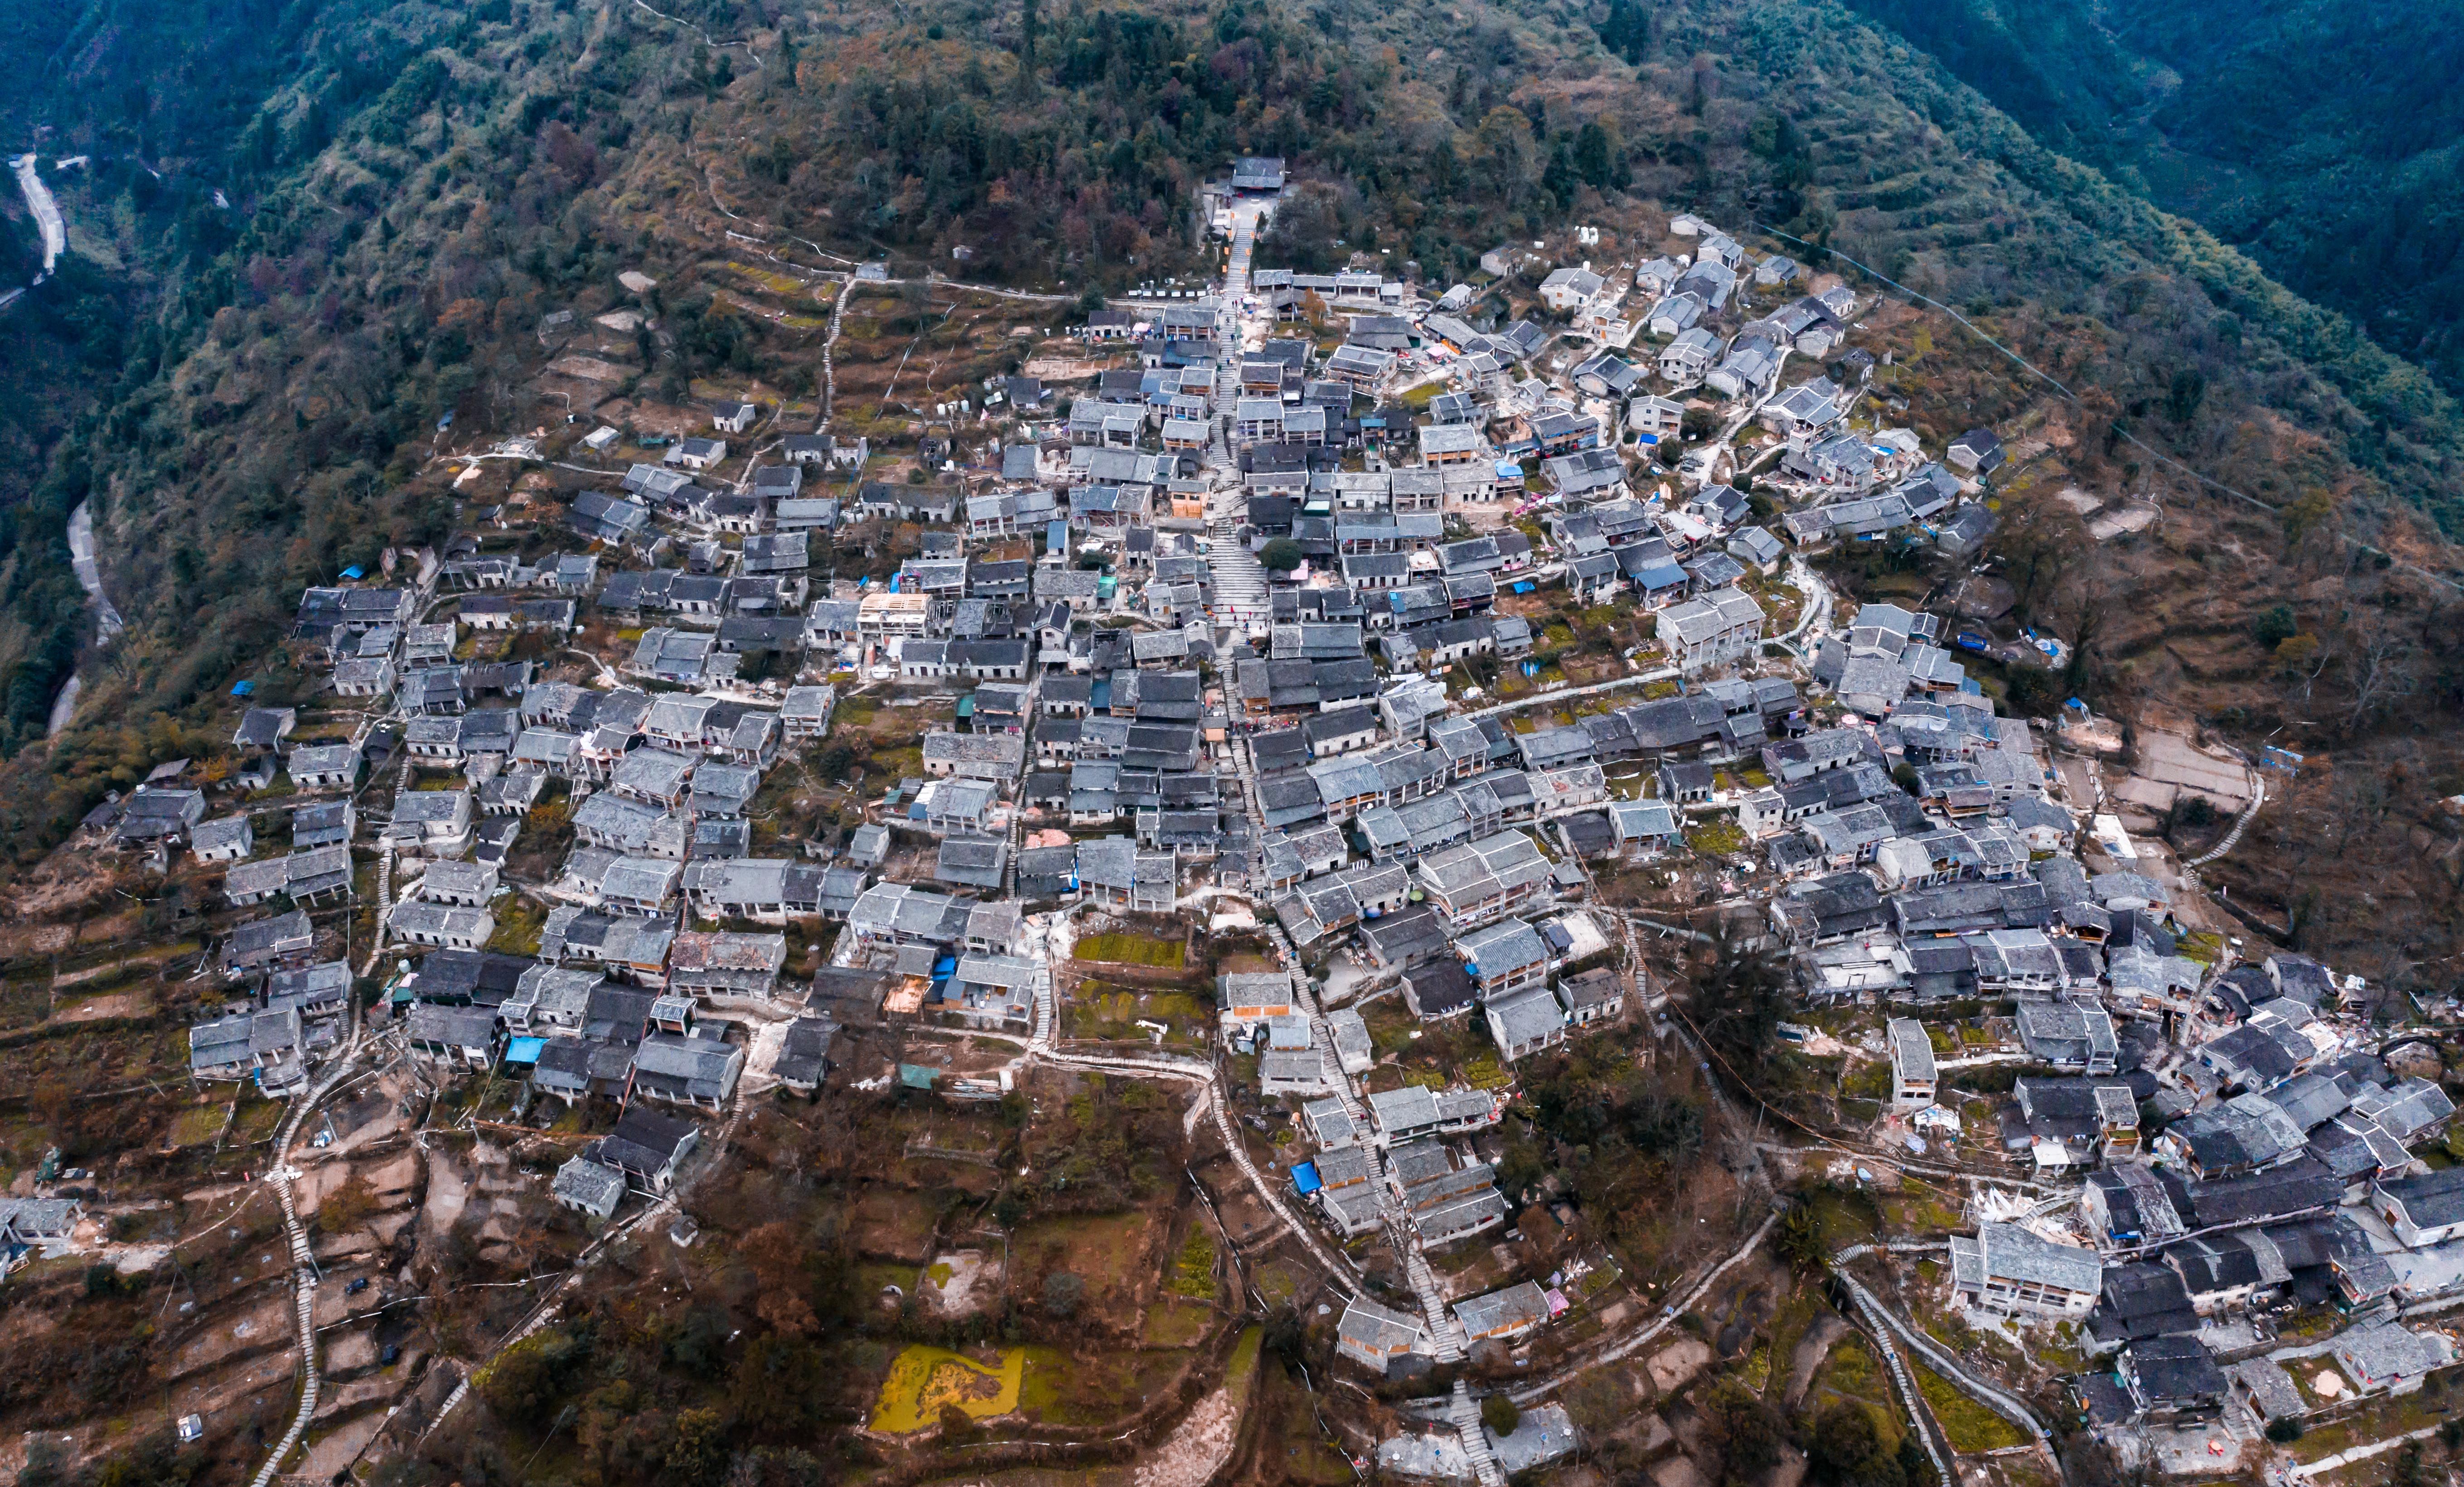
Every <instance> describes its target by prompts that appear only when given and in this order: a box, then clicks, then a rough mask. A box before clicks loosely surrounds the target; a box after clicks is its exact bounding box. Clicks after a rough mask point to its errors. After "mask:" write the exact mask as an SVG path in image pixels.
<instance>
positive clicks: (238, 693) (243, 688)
mask: <svg viewBox="0 0 2464 1487" xmlns="http://www.w3.org/2000/svg"><path fill="white" fill-rule="evenodd" d="M254 690H256V684H255V683H254V682H233V683H231V695H232V696H234V697H245V696H247V695H248V694H249V693H251V692H253V691H254Z"/></svg>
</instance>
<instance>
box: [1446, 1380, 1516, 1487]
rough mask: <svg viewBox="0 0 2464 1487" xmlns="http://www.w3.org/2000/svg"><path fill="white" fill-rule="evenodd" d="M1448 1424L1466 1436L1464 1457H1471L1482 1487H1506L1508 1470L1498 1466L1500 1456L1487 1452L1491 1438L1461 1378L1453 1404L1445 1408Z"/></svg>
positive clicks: (1457, 1432) (1474, 1473) (1457, 1382)
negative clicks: (1481, 1425)
mask: <svg viewBox="0 0 2464 1487" xmlns="http://www.w3.org/2000/svg"><path fill="white" fill-rule="evenodd" d="M1446 1423H1447V1424H1449V1425H1451V1426H1453V1427H1454V1428H1455V1433H1456V1434H1457V1435H1459V1436H1461V1437H1463V1454H1464V1455H1466V1456H1468V1457H1470V1458H1471V1470H1472V1475H1473V1476H1477V1477H1478V1478H1479V1479H1480V1487H1506V1469H1505V1468H1503V1467H1501V1466H1499V1465H1498V1464H1497V1454H1496V1453H1495V1452H1493V1451H1490V1450H1489V1449H1488V1436H1487V1434H1486V1433H1485V1432H1483V1431H1482V1430H1481V1428H1480V1406H1479V1405H1477V1404H1474V1403H1473V1402H1472V1397H1471V1386H1470V1385H1468V1384H1465V1383H1464V1382H1463V1380H1461V1379H1457V1380H1455V1397H1454V1401H1453V1402H1452V1403H1451V1404H1449V1405H1447V1406H1446Z"/></svg>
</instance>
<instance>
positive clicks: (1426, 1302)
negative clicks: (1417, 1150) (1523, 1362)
mask: <svg viewBox="0 0 2464 1487" xmlns="http://www.w3.org/2000/svg"><path fill="white" fill-rule="evenodd" d="M1388 1191H1389V1192H1390V1193H1391V1192H1392V1191H1393V1190H1391V1189H1389V1190H1388ZM1387 1213H1388V1221H1389V1222H1390V1223H1393V1224H1396V1225H1397V1229H1396V1233H1395V1242H1396V1244H1397V1246H1398V1247H1399V1248H1400V1249H1401V1250H1402V1252H1403V1276H1404V1279H1408V1280H1410V1281H1411V1282H1412V1294H1413V1295H1414V1296H1417V1297H1419V1299H1420V1317H1421V1320H1422V1321H1424V1322H1426V1323H1428V1324H1429V1341H1430V1343H1431V1344H1432V1345H1435V1347H1436V1348H1437V1354H1436V1356H1437V1360H1438V1361H1439V1362H1440V1363H1453V1362H1455V1361H1457V1360H1458V1359H1461V1358H1462V1357H1463V1356H1464V1355H1465V1354H1467V1353H1469V1352H1470V1351H1471V1337H1470V1335H1469V1334H1468V1333H1466V1332H1464V1331H1463V1323H1461V1322H1459V1321H1457V1320H1456V1319H1455V1317H1454V1314H1453V1313H1451V1312H1449V1311H1447V1310H1446V1293H1445V1288H1444V1287H1443V1286H1441V1285H1440V1284H1438V1273H1437V1272H1436V1271H1434V1270H1431V1269H1430V1268H1429V1261H1428V1259H1427V1257H1425V1256H1423V1255H1421V1253H1420V1247H1419V1245H1418V1244H1415V1243H1414V1242H1413V1241H1412V1237H1411V1236H1410V1235H1408V1234H1406V1233H1404V1232H1403V1231H1402V1229H1401V1228H1400V1227H1399V1226H1400V1225H1401V1223H1402V1205H1401V1204H1400V1203H1399V1202H1397V1201H1395V1200H1393V1199H1392V1198H1391V1197H1390V1199H1389V1200H1388V1203H1387Z"/></svg>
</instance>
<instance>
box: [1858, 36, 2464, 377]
mask: <svg viewBox="0 0 2464 1487" xmlns="http://www.w3.org/2000/svg"><path fill="white" fill-rule="evenodd" d="M1854 3H1855V4H1856V6H1857V9H1858V10H1859V11H1861V12H1862V13H1864V14H1865V15H1867V16H1869V17H1870V18H1872V19H1873V20H1875V21H1877V22H1879V23H1881V24H1883V25H1886V26H1889V27H1892V28H1894V29H1895V30H1896V31H1898V32H1899V33H1901V34H1902V35H1903V36H1905V37H1906V38H1907V40H1908V41H1909V42H1910V43H1912V44H1913V45H1915V46H1917V47H1919V48H1922V49H1924V50H1925V51H1926V52H1927V53H1929V54H1930V55H1933V56H1934V57H1935V58H1936V59H1938V60H1939V61H1940V62H1941V63H1942V64H1943V65H1944V66H1945V67H1946V68H1947V69H1948V70H1949V71H1950V72H1951V73H1952V74H1953V75H1955V76H1956V77H1959V78H1960V79H1961V80H1962V81H1964V82H1967V83H1969V84H1970V85H1971V86H1973V87H1975V88H1977V89H1979V90H1980V91H1982V92H1983V93H1984V94H1986V96H1987V97H1989V98H1991V99H1992V100H1993V101H1994V103H1996V104H1997V105H1999V106H2000V107H2001V108H2003V109H2004V110H2005V111H2007V112H2008V113H2010V114H2011V115H2012V116H2013V118H2014V119H2016V120H2018V121H2019V122H2020V123H2021V124H2023V125H2024V126H2026V127H2027V128H2028V129H2029V130H2030V131H2032V132H2033V133H2034V134H2035V136H2036V138H2037V139H2038V140H2039V141H2041V142H2044V143H2045V144H2046V145H2047V146H2048V147H2050V148H2053V149H2056V150H2059V151H2061V152H2062V153H2064V154H2067V155H2071V156H2073V157H2074V158H2077V159H2079V160H2082V161H2085V162H2088V163H2090V164H2098V165H2101V166H2104V167H2106V168H2108V169H2110V170H2112V171H2114V172H2115V174H2116V177H2117V179H2119V180H2122V181H2123V182H2125V183H2127V184H2129V185H2131V186H2135V187H2136V188H2137V189H2139V190H2141V191H2142V192H2144V193H2145V195H2146V196H2148V198H2149V199H2150V200H2152V201H2155V202H2156V203H2158V204H2159V205H2161V206H2163V207H2165V208H2167V209H2169V210H2174V211H2179V212H2182V213H2184V214H2186V215H2188V216H2190V217H2192V218H2194V219H2196V220H2197V221H2198V222H2200V223H2201V224H2202V225H2204V226H2206V227H2207V228H2208V229H2209V230H2211V231H2213V232H2214V233H2215V234H2216V235H2217V236H2218V237H2220V238H2222V239H2223V240H2225V241H2226V242H2229V243H2232V244H2233V245H2234V246H2236V247H2238V248H2240V249H2242V250H2243V251H2246V252H2248V253H2249V254H2251V256H2252V257H2253V258H2255V260H2256V261H2257V262H2258V263H2259V264H2260V265H2261V266H2262V267H2264V268H2265V269H2266V270H2267V271H2268V272H2269V273H2272V274H2274V275H2275V276H2277V278H2279V279H2280V280H2282V281H2283V282H2284V283H2286V284H2287V285H2289V286H2291V287H2292V288H2293V289H2294V290H2296V291H2298V292H2299V293H2300V294H2303V295H2308V296H2310V297H2312V298H2314V299H2316V300H2318V301H2319V302H2320V303H2321V304H2323V305H2326V306H2328V307H2330V308H2333V309H2336V310H2340V311H2342V312H2343V313H2344V314H2346V315H2349V316H2352V317H2354V318H2356V319H2357V320H2359V321H2361V322H2362V323H2363V324H2364V325H2365V326H2366V327H2367V328H2368V329H2369V332H2370V334H2371V335H2372V336H2373V337H2375V338H2377V339H2378V340H2379V341H2380V342H2381V343H2382V344H2383V345H2385V346H2387V348H2388V349H2389V350H2391V351H2393V352H2395V353H2396V354H2398V355H2400V356H2403V357H2407V358H2409V359H2410V360H2412V361H2418V362H2420V363H2421V364H2422V365H2423V366H2425V367H2427V368H2429V369H2430V370H2431V373H2432V374H2433V375H2435V376H2436V377H2437V378H2438V379H2439V380H2440V381H2441V382H2442V383H2445V384H2446V385H2447V386H2448V387H2450V388H2451V389H2453V388H2456V387H2459V386H2464V329H2459V324H2464V260H2459V258H2458V254H2457V245H2458V242H2459V226H2464V185H2459V184H2458V183H2459V180H2464V175H2459V171H2458V164H2459V160H2464V157H2459V150H2464V101H2460V100H2459V98H2458V97H2457V94H2456V91H2455V88H2454V78H2455V77H2456V74H2457V71H2458V69H2459V67H2464V37H2459V35H2458V33H2457V32H2456V30H2455V28H2454V26H2453V11H2450V10H2448V9H2447V8H2445V7H2435V6H2429V5H2422V4H2417V3H2399V4H2395V5H2386V6H2340V5H2332V4H2328V3H2325V0H2292V3H2285V4H2276V5H2268V6H2259V7H2253V6H2247V5H2233V4H2226V3H2224V0H2163V3H2160V4H2153V5H2132V6H2120V5H2103V4H2099V3H2096V0H2030V3H2027V4H2013V3H2009V0H1854Z"/></svg>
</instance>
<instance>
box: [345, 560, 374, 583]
mask: <svg viewBox="0 0 2464 1487" xmlns="http://www.w3.org/2000/svg"><path fill="white" fill-rule="evenodd" d="M367 576H368V570H366V569H365V568H363V567H361V566H360V565H359V564H358V563H353V564H351V565H350V566H349V567H347V568H345V569H343V570H342V577H343V578H346V579H364V578H366V577H367Z"/></svg>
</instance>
